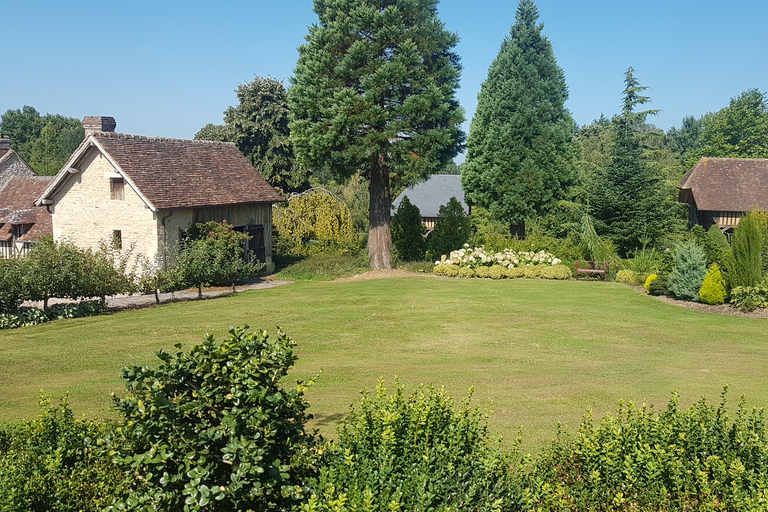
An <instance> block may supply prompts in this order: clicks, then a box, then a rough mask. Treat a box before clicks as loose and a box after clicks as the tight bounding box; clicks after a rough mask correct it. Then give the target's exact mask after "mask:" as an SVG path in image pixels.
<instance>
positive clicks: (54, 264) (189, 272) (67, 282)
mask: <svg viewBox="0 0 768 512" xmlns="http://www.w3.org/2000/svg"><path fill="white" fill-rule="evenodd" d="M249 239H250V236H249V235H247V234H245V233H240V232H237V231H235V230H234V228H233V226H232V225H230V224H227V223H226V221H225V222H223V223H217V222H207V223H200V224H197V225H195V226H194V227H192V228H191V229H190V230H189V232H188V234H187V237H186V238H185V239H184V240H183V241H182V243H181V244H180V247H179V250H178V251H177V254H175V255H174V256H173V258H172V259H171V264H170V265H169V266H167V267H166V268H161V267H160V266H158V265H157V264H155V263H153V262H150V261H149V260H147V259H146V258H145V257H143V256H142V255H134V254H133V251H132V250H127V251H122V250H120V249H118V248H117V247H116V246H114V245H113V244H111V243H109V242H107V241H103V242H102V243H101V244H100V245H99V248H98V249H96V250H95V251H94V250H92V249H80V248H78V247H77V246H75V245H74V244H72V243H70V242H67V241H62V242H57V241H55V240H54V239H53V237H52V236H46V237H44V238H42V239H41V240H40V242H39V243H38V244H36V245H35V247H34V248H33V249H32V250H31V251H30V253H29V255H28V256H26V257H23V258H7V259H2V258H0V313H7V312H12V311H15V310H17V309H18V308H19V306H20V305H21V304H22V302H24V301H28V300H31V301H42V302H43V309H47V308H48V301H49V299H51V298H61V299H70V300H80V299H84V298H94V297H97V298H100V299H101V300H102V302H103V301H104V300H105V299H106V297H107V296H111V295H117V294H122V293H131V292H137V291H140V292H144V293H155V296H156V299H157V300H158V302H159V297H158V295H157V294H158V292H159V291H176V290H181V289H184V288H188V287H195V288H197V289H198V295H199V296H202V288H203V287H206V286H210V285H213V284H227V285H232V286H234V283H236V282H237V281H239V280H241V279H246V278H248V277H251V276H253V275H255V274H256V273H258V272H259V271H260V270H261V268H263V266H264V265H263V264H262V263H260V262H258V261H256V260H255V259H253V258H252V255H250V256H251V258H249V261H246V254H245V250H246V249H245V248H246V244H247V242H248V240H249Z"/></svg>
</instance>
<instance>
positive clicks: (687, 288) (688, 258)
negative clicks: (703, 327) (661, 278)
mask: <svg viewBox="0 0 768 512" xmlns="http://www.w3.org/2000/svg"><path fill="white" fill-rule="evenodd" d="M673 258H674V262H675V267H674V269H673V270H672V273H671V274H669V290H670V291H671V292H672V293H674V294H675V296H676V297H678V298H680V299H685V300H699V290H700V289H701V285H702V283H703V282H704V277H705V276H706V275H707V257H706V256H705V255H704V250H703V249H702V248H701V247H699V246H698V245H696V243H695V242H691V241H687V242H682V243H681V244H679V245H678V246H677V248H676V249H675V254H674V256H673Z"/></svg>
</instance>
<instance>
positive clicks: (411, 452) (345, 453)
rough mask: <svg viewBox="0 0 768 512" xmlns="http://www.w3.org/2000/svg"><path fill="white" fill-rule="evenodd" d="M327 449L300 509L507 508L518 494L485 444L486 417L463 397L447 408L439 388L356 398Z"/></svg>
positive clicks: (503, 460) (502, 461)
mask: <svg viewBox="0 0 768 512" xmlns="http://www.w3.org/2000/svg"><path fill="white" fill-rule="evenodd" d="M338 437H339V440H338V443H335V444H332V445H330V446H329V447H328V450H329V452H328V455H327V457H326V459H325V460H324V461H323V465H322V466H321V468H320V476H319V478H318V479H317V481H316V482H315V484H314V485H313V486H312V487H313V490H312V497H311V499H310V500H309V502H308V503H307V504H305V505H304V506H303V507H302V509H301V510H302V511H303V512H331V511H334V512H336V511H354V510H359V511H363V510H370V511H382V512H384V511H406V510H423V511H427V510H434V511H446V512H447V511H449V510H450V511H466V512H470V511H489V512H490V511H492V510H507V509H509V508H510V507H511V506H512V505H513V504H514V503H515V501H516V500H517V499H519V495H520V492H519V490H517V489H516V488H515V487H513V485H512V484H513V482H512V480H511V479H510V478H509V467H510V465H511V464H510V462H511V457H510V456H509V455H507V454H505V453H504V452H503V451H502V450H501V449H500V447H499V445H498V443H495V442H492V441H490V440H489V439H488V434H487V426H486V422H485V419H484V418H483V416H482V415H481V414H480V412H479V411H478V409H477V408H476V407H471V406H470V402H469V399H467V400H465V401H464V402H462V404H461V407H459V408H458V410H454V407H453V402H452V401H451V399H450V398H448V397H447V396H446V395H445V392H444V391H443V390H442V389H435V388H433V387H431V386H423V385H422V386H421V387H420V388H419V389H418V390H417V391H416V392H414V393H413V394H412V395H410V396H406V395H405V393H404V391H403V388H402V387H401V386H398V387H397V389H396V390H395V392H394V393H392V394H388V393H387V390H386V388H385V387H384V385H383V383H382V382H379V384H378V386H377V387H376V393H375V395H373V396H371V395H369V394H368V393H363V397H362V399H361V401H360V404H359V406H358V407H354V408H352V410H351V411H350V413H349V415H348V416H347V417H346V418H344V420H343V422H342V425H341V427H340V428H339V431H338Z"/></svg>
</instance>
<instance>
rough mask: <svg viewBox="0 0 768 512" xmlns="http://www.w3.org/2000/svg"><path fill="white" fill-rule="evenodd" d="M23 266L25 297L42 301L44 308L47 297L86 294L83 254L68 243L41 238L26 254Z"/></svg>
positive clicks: (73, 297)
mask: <svg viewBox="0 0 768 512" xmlns="http://www.w3.org/2000/svg"><path fill="white" fill-rule="evenodd" d="M23 268H24V290H26V295H27V298H29V299H30V300H40V301H43V309H47V308H48V299H49V298H51V297H61V298H70V299H79V298H81V297H84V296H86V295H85V293H86V292H85V291H84V290H83V286H82V285H83V283H84V281H85V275H84V272H85V271H86V265H85V258H84V254H83V252H82V251H81V250H80V249H78V248H77V247H75V246H74V245H73V244H71V243H69V242H60V243H59V242H56V241H55V240H54V239H53V236H51V235H47V236H45V237H43V238H42V239H41V240H40V242H39V243H38V244H36V245H35V246H34V248H33V249H32V250H31V251H30V253H29V255H27V256H26V258H25V260H24V264H23Z"/></svg>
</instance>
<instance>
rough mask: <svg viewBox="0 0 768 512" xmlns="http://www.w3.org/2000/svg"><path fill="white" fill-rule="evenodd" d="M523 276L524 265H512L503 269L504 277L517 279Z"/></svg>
mask: <svg viewBox="0 0 768 512" xmlns="http://www.w3.org/2000/svg"><path fill="white" fill-rule="evenodd" d="M524 276H525V267H512V268H505V269H504V277H508V278H510V279H517V278H520V277H524Z"/></svg>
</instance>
